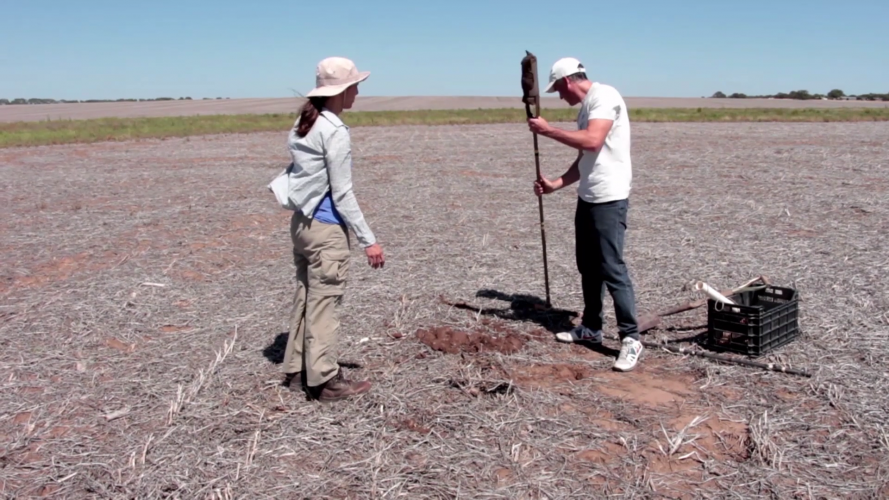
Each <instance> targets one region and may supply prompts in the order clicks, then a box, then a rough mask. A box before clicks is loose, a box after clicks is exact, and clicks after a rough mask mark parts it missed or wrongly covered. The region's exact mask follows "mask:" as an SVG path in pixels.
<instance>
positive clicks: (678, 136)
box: [0, 123, 889, 499]
mask: <svg viewBox="0 0 889 500" xmlns="http://www.w3.org/2000/svg"><path fill="white" fill-rule="evenodd" d="M564 126H565V127H567V128H570V127H571V124H564ZM633 131H634V136H633V137H634V157H633V165H634V194H633V197H632V199H631V208H630V216H629V224H628V226H629V230H628V236H627V252H626V257H627V262H628V265H629V267H630V271H631V274H632V276H633V278H634V284H635V286H636V291H637V297H638V302H639V310H640V311H655V310H662V309H664V308H667V307H670V306H673V305H676V304H677V303H679V302H684V301H685V300H688V299H690V298H693V297H695V298H696V297H697V296H696V295H694V294H693V293H692V292H689V291H688V290H687V289H685V288H684V285H686V284H687V283H688V282H689V281H690V280H693V279H702V280H704V281H707V282H708V283H710V284H712V285H714V286H718V287H728V286H733V285H735V284H738V283H741V282H743V281H745V280H747V279H750V278H752V277H755V276H760V275H767V276H769V278H770V279H771V280H772V281H773V282H774V283H776V284H786V285H790V286H794V287H795V288H797V289H798V291H799V292H800V296H801V297H802V304H801V310H802V314H801V325H802V327H803V336H802V337H801V338H800V339H799V340H797V341H796V342H794V343H792V344H790V345H788V346H786V347H784V348H782V349H780V350H778V351H776V352H774V353H770V354H768V355H767V356H765V357H764V358H763V359H761V360H760V361H763V362H774V363H781V364H789V365H791V366H795V367H804V368H806V369H808V370H810V371H811V372H812V373H813V376H812V378H810V379H804V378H800V377H793V376H788V375H784V374H780V373H774V372H764V371H758V370H755V369H752V368H748V367H743V366H737V365H723V364H717V363H714V362H712V361H709V360H705V359H700V358H694V357H684V356H676V355H674V354H670V353H667V352H664V351H662V350H659V349H648V350H646V352H645V354H644V355H643V360H642V363H641V364H640V365H639V367H638V368H637V369H636V370H635V371H633V372H631V373H626V374H623V373H617V372H614V371H613V370H612V368H611V367H612V363H613V361H614V357H615V356H616V354H617V350H616V349H617V348H618V344H617V342H616V341H615V340H613V338H614V335H615V334H616V332H615V328H614V318H613V313H612V311H611V303H610V299H608V298H606V308H605V309H606V318H605V319H606V328H605V330H606V336H607V337H608V339H607V340H606V342H605V345H604V346H601V347H596V348H594V347H591V346H584V345H566V344H561V343H558V342H556V341H555V339H554V338H553V335H554V334H555V333H556V332H559V331H563V330H566V329H569V328H571V326H572V325H573V324H574V323H576V322H577V321H578V319H579V317H580V313H581V311H582V301H581V294H580V280H579V277H578V276H577V272H576V268H575V262H574V245H573V213H574V208H575V196H574V192H573V191H572V189H571V188H569V189H566V190H564V191H562V192H559V193H557V194H555V195H552V196H548V197H546V198H545V199H544V210H545V215H546V222H547V226H546V230H547V249H548V254H549V265H550V284H551V289H552V295H553V306H554V308H553V309H552V310H543V309H541V307H540V306H541V304H542V303H543V300H542V298H541V297H542V296H543V294H544V283H543V270H542V266H541V249H540V239H539V237H540V234H539V222H538V213H537V202H536V199H535V198H534V196H533V194H532V193H531V184H532V182H533V178H534V160H533V151H531V149H530V146H531V141H530V136H529V135H528V133H527V128H526V127H523V126H521V125H502V126H479V127H405V128H385V127H380V128H367V129H359V128H356V129H354V141H355V143H354V158H355V166H354V176H355V179H354V180H355V189H356V194H357V197H358V200H359V203H360V204H361V206H362V208H363V209H364V211H365V216H366V217H367V219H368V220H369V222H370V224H371V226H372V227H373V229H374V231H375V232H376V233H377V236H378V238H379V239H380V241H381V242H382V244H383V246H384V249H385V251H386V256H387V263H386V267H385V268H384V269H383V270H378V271H375V270H372V269H370V268H369V267H367V266H366V265H364V259H363V255H362V253H361V251H360V249H357V248H354V249H353V257H354V260H353V266H352V269H351V270H350V280H349V283H348V286H347V294H346V296H345V298H344V305H345V309H344V311H343V314H342V317H341V324H342V333H343V335H342V340H341V342H340V344H339V345H338V351H339V353H340V355H341V364H342V366H343V367H344V370H346V372H347V375H348V376H350V377H355V378H367V379H369V380H371V381H372V382H373V383H374V387H373V389H372V390H371V392H370V393H368V394H367V395H366V396H364V397H362V398H360V399H357V400H353V401H345V402H340V403H336V404H332V405H319V404H314V403H310V402H307V401H306V400H305V398H304V397H303V396H302V394H300V393H299V391H292V390H289V389H288V388H286V387H283V386H281V380H282V379H283V375H282V374H281V373H280V363H281V359H282V356H283V344H284V342H286V334H283V335H282V332H284V331H285V330H286V328H287V317H288V314H289V311H290V306H291V303H292V293H293V291H294V276H293V268H292V256H291V251H290V242H289V236H288V222H289V220H288V216H289V214H288V213H287V212H286V211H283V210H281V209H279V208H278V207H276V206H275V204H274V200H273V198H272V197H271V194H270V193H269V192H268V191H267V189H266V188H265V186H266V184H267V183H268V181H269V180H271V178H272V177H274V175H276V174H277V173H278V172H279V171H280V170H281V169H283V167H284V166H286V164H287V162H288V158H287V157H286V150H285V149H284V138H285V137H286V136H285V133H284V132H283V131H282V132H281V133H280V134H279V133H271V134H254V135H237V136H220V137H201V138H199V139H195V138H192V139H188V140H185V139H181V140H180V139H171V140H164V141H140V142H138V143H114V144H97V145H94V146H89V147H84V146H80V145H78V146H62V147H40V148H31V149H27V150H8V151H4V152H3V153H2V154H0V176H2V178H3V179H4V184H3V188H2V189H0V203H2V205H3V206H4V209H5V211H4V217H3V218H2V219H0V262H2V263H3V266H2V267H0V389H2V390H0V496H3V497H9V498H24V497H31V496H38V495H46V496H48V497H53V498H215V499H222V498H281V497H300V498H319V497H320V498H345V497H348V498H395V497H408V498H455V497H458V498H462V497H466V498H488V497H497V498H589V497H590V494H591V493H590V492H594V495H596V496H599V497H603V498H606V497H620V498H689V499H699V498H728V497H743V498H763V497H765V498H836V497H848V498H880V497H881V496H880V495H883V496H885V493H886V487H887V486H886V485H887V484H889V467H887V462H886V456H887V453H889V437H887V436H889V434H887V433H889V427H887V426H886V424H885V415H886V414H887V413H889V399H887V393H886V391H885V390H884V388H885V385H886V383H887V381H889V364H887V363H886V361H885V359H884V358H885V356H883V353H884V352H885V351H886V347H887V338H889V315H887V311H889V297H887V295H886V293H885V291H886V290H889V261H887V259H886V255H887V254H889V249H887V248H886V237H885V235H886V230H887V228H889V212H887V198H886V197H885V196H880V194H881V191H880V190H881V189H884V188H885V187H886V186H885V183H884V182H881V180H882V179H884V178H885V172H884V169H885V165H886V161H885V158H886V157H887V155H889V151H887V148H889V143H887V142H886V141H885V139H884V137H886V125H885V124H881V123H859V124H838V123H831V124H682V125H679V124H664V125H658V124H650V123H640V124H638V125H636V126H634V129H633ZM540 144H541V162H542V168H543V171H544V173H545V174H546V175H548V176H556V175H558V174H560V173H562V172H563V171H564V169H565V168H567V166H568V165H569V164H570V162H571V161H572V160H573V156H574V155H573V154H572V152H571V151H569V150H568V149H567V148H562V147H559V146H558V145H556V144H554V143H552V141H541V143H540ZM59 165H65V180H66V181H65V182H64V183H59V182H58V178H57V177H54V176H49V175H46V172H50V171H56V170H58V168H59ZM353 242H354V239H353ZM705 323H706V313H705V311H703V310H700V309H699V310H695V311H690V312H687V313H683V314H681V315H677V316H675V317H670V318H667V319H665V321H664V323H663V324H662V325H661V327H659V328H658V329H655V330H652V331H650V332H648V333H647V334H646V340H649V341H657V342H669V343H671V344H674V345H687V344H688V343H689V342H690V341H691V340H693V339H695V338H696V337H697V336H698V335H699V334H700V333H701V332H702V329H701V328H700V326H701V325H703V324H705Z"/></svg>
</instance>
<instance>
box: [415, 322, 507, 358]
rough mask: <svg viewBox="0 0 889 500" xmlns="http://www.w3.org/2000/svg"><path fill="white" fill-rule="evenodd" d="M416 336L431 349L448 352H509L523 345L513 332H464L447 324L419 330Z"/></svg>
mask: <svg viewBox="0 0 889 500" xmlns="http://www.w3.org/2000/svg"><path fill="white" fill-rule="evenodd" d="M417 338H418V339H420V342H422V343H424V344H426V345H428V346H429V347H431V348H432V349H435V350H436V351H441V352H446V353H448V354H457V353H459V352H493V351H497V352H501V353H503V354H511V353H514V352H517V351H519V350H521V349H522V347H524V346H525V339H524V338H523V337H522V336H520V335H518V334H515V333H511V332H507V333H502V334H501V335H498V336H492V335H490V334H488V333H485V332H483V331H474V332H465V331H460V330H454V329H452V328H450V327H447V326H440V327H433V328H428V329H423V330H419V331H418V332H417Z"/></svg>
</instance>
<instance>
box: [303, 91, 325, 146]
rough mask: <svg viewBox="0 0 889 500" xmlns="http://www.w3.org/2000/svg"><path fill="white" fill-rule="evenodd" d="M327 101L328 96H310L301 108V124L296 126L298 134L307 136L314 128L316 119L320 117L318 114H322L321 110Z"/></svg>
mask: <svg viewBox="0 0 889 500" xmlns="http://www.w3.org/2000/svg"><path fill="white" fill-rule="evenodd" d="M326 103H327V97H309V99H308V100H307V101H306V102H305V104H303V106H302V108H300V110H299V124H298V125H297V127H296V135H298V136H299V137H305V136H306V134H308V133H309V130H312V126H313V125H315V120H317V119H318V115H319V114H321V110H322V109H324V105H325V104H326Z"/></svg>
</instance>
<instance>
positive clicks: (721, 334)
mask: <svg viewBox="0 0 889 500" xmlns="http://www.w3.org/2000/svg"><path fill="white" fill-rule="evenodd" d="M728 298H729V299H730V300H732V302H734V303H735V304H734V305H733V304H725V303H722V302H717V301H715V300H713V299H708V300H707V330H708V332H707V347H708V348H710V349H712V350H716V351H728V352H735V353H738V354H746V355H748V356H754V357H755V356H760V355H762V354H765V353H767V352H769V351H772V350H774V349H777V348H779V347H781V346H783V345H786V344H788V343H789V342H791V341H793V340H794V339H795V338H797V337H799V335H800V329H799V297H798V294H797V292H796V290H794V289H792V288H785V287H780V286H768V287H766V288H763V289H761V290H752V291H747V292H741V293H739V294H735V295H732V296H731V297H728Z"/></svg>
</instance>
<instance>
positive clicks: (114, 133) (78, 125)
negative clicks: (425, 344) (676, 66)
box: [0, 107, 889, 148]
mask: <svg viewBox="0 0 889 500" xmlns="http://www.w3.org/2000/svg"><path fill="white" fill-rule="evenodd" d="M541 114H542V115H543V116H544V117H545V118H546V119H547V120H549V121H552V122H573V121H574V120H575V118H576V116H577V109H576V108H574V109H568V108H563V109H544V110H543V111H542V112H541ZM295 119H296V115H295V114H265V115H259V114H245V115H204V116H177V117H158V118H155V117H145V118H98V119H92V120H54V121H39V122H14V123H0V148H9V147H18V146H41V145H49V144H69V143H92V142H99V141H125V140H132V139H159V138H166V137H187V136H197V135H207V134H233V133H250V132H274V131H277V132H284V131H286V130H288V129H289V128H290V127H291V126H292V125H293V122H294V120H295ZM343 120H344V121H345V122H346V123H347V124H349V125H350V126H352V127H365V126H396V125H478V124H492V123H521V122H524V121H525V110H524V109H457V110H419V111H357V112H346V113H344V115H343ZM630 120H631V121H634V122H855V121H889V107H887V108H832V109H815V108H802V109H772V108H750V109H746V108H696V109H695V108H687V109H686V108H640V109H631V110H630Z"/></svg>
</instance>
